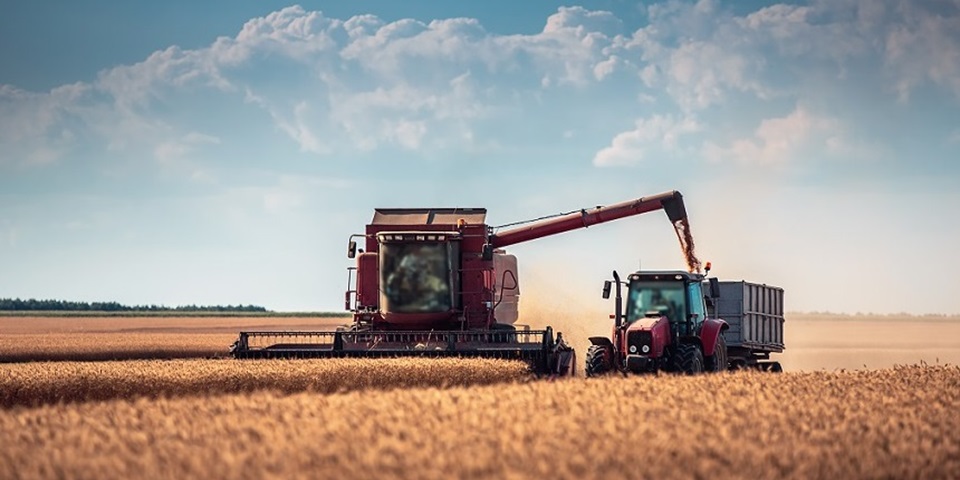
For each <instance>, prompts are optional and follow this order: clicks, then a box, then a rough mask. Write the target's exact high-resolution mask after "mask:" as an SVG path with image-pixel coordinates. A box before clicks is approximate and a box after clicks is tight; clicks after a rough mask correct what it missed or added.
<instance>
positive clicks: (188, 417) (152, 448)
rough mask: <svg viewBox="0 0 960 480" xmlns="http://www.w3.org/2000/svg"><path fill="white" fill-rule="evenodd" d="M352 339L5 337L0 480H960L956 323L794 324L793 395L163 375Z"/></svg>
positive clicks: (431, 371) (640, 380)
mask: <svg viewBox="0 0 960 480" xmlns="http://www.w3.org/2000/svg"><path fill="white" fill-rule="evenodd" d="M32 320H37V319H32ZM888 320H889V319H888ZM340 321H342V319H333V320H323V319H319V320H318V319H290V318H285V319H277V320H274V319H263V318H256V319H244V318H239V319H236V318H234V319H215V318H214V319H209V318H203V319H197V318H187V319H170V318H166V319H152V318H134V319H123V318H105V319H96V318H84V319H76V318H49V319H39V320H37V321H34V322H30V321H25V320H24V319H22V318H18V319H10V318H0V445H3V448H0V478H3V479H7V478H11V479H21V478H23V479H33V478H81V479H82V478H91V479H94V478H96V479H101V478H129V477H137V478H177V479H179V478H197V477H206V478H210V479H217V478H231V479H236V478H240V479H245V478H280V477H284V478H371V477H376V478H428V479H429V478H545V477H549V478H559V479H564V478H571V479H572V478H614V479H616V478H664V477H666V478H960V416H958V415H956V412H957V411H958V410H960V367H956V366H949V365H943V364H942V363H954V362H955V359H956V358H958V357H960V346H958V340H957V338H960V337H957V336H953V335H952V333H951V332H956V329H957V328H958V325H960V324H958V323H957V322H952V321H924V322H915V323H908V322H900V323H898V322H897V321H887V322H886V323H882V322H879V321H878V320H877V319H849V318H841V319H839V320H838V319H833V318H826V319H823V318H814V319H812V320H809V321H808V319H804V320H802V321H798V322H794V323H793V324H789V323H788V326H791V325H792V328H794V330H792V331H791V329H790V328H788V329H787V335H788V350H787V353H785V354H784V355H783V356H781V357H780V359H781V361H783V362H784V365H785V367H786V368H787V370H795V371H794V372H789V373H785V374H780V375H774V374H764V373H758V372H729V373H724V374H721V375H706V376H699V377H680V376H668V375H660V376H631V377H627V378H623V377H621V376H619V375H610V376H606V377H602V378H596V379H584V378H574V379H561V380H544V379H539V380H538V379H533V378H532V377H531V376H530V375H529V373H528V371H527V369H526V366H525V365H523V364H522V363H515V362H506V361H494V360H475V359H471V360H460V359H392V360H391V359H378V360H349V359H338V360H259V361H253V360H247V361H239V360H233V359H222V358H221V359H171V358H178V357H191V356H222V355H223V353H224V352H225V350H226V345H228V344H229V342H231V341H232V340H233V339H234V338H235V336H236V331H238V330H240V329H252V330H255V329H265V328H279V329H290V330H295V329H305V328H329V326H330V324H334V322H340ZM788 322H789V320H788ZM898 332H899V334H898ZM932 333H936V335H932ZM871 335H874V336H871ZM864 352H866V353H868V354H869V355H870V356H869V357H866V356H864ZM123 358H148V359H145V360H120V359H123ZM149 358H152V359H149ZM161 359H166V360H161ZM865 359H868V360H866V361H865ZM901 359H902V360H904V362H905V363H914V362H916V363H923V362H927V363H929V364H930V365H920V366H899V367H891V365H893V364H894V363H897V361H898V360H901ZM934 359H936V360H937V361H939V360H940V359H943V362H940V363H941V364H939V365H938V364H936V363H937V361H934ZM24 360H31V361H24ZM78 360H81V361H78ZM94 360H111V361H94ZM581 361H582V359H581ZM867 361H869V362H870V364H869V365H860V364H862V363H866V362H867ZM2 362H6V363H2ZM954 364H955V363H954ZM851 369H857V370H851ZM796 370H806V371H799V372H797V371H796Z"/></svg>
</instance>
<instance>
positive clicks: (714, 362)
mask: <svg viewBox="0 0 960 480" xmlns="http://www.w3.org/2000/svg"><path fill="white" fill-rule="evenodd" d="M704 360H705V361H704V367H705V369H706V371H708V372H724V371H726V370H727V369H728V368H729V365H728V363H727V362H728V358H727V341H726V340H724V338H723V333H722V332H721V333H720V337H719V338H717V346H716V347H714V350H713V355H711V356H709V357H707V358H705V359H704Z"/></svg>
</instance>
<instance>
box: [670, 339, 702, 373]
mask: <svg viewBox="0 0 960 480" xmlns="http://www.w3.org/2000/svg"><path fill="white" fill-rule="evenodd" d="M672 360H673V362H671V363H673V368H672V369H671V370H673V371H674V372H676V373H682V374H684V375H698V374H701V373H703V353H702V352H701V351H700V347H699V346H698V345H696V344H694V343H682V344H680V345H677V351H676V353H674V357H673V359H672Z"/></svg>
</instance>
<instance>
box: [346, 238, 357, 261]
mask: <svg viewBox="0 0 960 480" xmlns="http://www.w3.org/2000/svg"><path fill="white" fill-rule="evenodd" d="M356 257H357V242H356V241H354V240H350V244H349V245H348V246H347V258H356Z"/></svg>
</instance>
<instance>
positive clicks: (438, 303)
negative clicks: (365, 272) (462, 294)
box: [380, 242, 459, 313]
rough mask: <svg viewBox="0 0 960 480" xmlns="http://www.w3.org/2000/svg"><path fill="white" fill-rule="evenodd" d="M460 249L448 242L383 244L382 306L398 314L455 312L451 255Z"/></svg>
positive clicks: (381, 267)
mask: <svg viewBox="0 0 960 480" xmlns="http://www.w3.org/2000/svg"><path fill="white" fill-rule="evenodd" d="M457 246H459V244H452V243H448V242H385V243H382V244H381V245H380V260H381V265H380V275H381V276H380V280H381V282H380V285H382V289H383V290H382V292H381V307H382V308H383V309H384V310H385V311H387V312H395V313H431V312H445V311H449V310H452V309H453V308H454V304H453V295H452V292H453V291H454V289H453V288H452V285H451V283H452V279H453V275H452V273H453V272H452V265H453V263H452V260H453V258H452V256H453V255H455V254H456V253H457V252H456V247H457Z"/></svg>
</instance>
